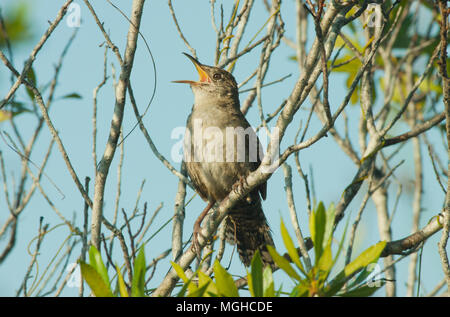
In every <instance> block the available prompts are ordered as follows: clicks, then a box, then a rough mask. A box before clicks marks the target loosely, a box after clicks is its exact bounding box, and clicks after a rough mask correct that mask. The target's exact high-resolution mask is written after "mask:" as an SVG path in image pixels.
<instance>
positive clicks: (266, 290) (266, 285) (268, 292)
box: [263, 265, 275, 297]
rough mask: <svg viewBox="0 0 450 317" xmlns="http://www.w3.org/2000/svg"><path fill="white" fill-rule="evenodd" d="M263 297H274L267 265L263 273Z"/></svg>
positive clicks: (273, 284)
mask: <svg viewBox="0 0 450 317" xmlns="http://www.w3.org/2000/svg"><path fill="white" fill-rule="evenodd" d="M263 296H264V297H274V296H275V283H274V282H273V275H272V269H271V268H270V266H269V265H268V266H266V267H265V268H264V271H263Z"/></svg>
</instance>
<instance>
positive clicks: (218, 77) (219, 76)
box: [213, 73, 222, 80]
mask: <svg viewBox="0 0 450 317" xmlns="http://www.w3.org/2000/svg"><path fill="white" fill-rule="evenodd" d="M213 78H214V79H216V80H218V79H222V75H221V74H219V73H215V74H214V75H213Z"/></svg>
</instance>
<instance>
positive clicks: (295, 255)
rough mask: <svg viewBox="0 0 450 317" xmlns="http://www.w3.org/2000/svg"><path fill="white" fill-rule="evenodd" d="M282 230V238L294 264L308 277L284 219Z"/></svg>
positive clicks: (281, 224)
mask: <svg viewBox="0 0 450 317" xmlns="http://www.w3.org/2000/svg"><path fill="white" fill-rule="evenodd" d="M280 229H281V237H282V238H283V243H284V245H285V247H286V250H287V251H288V254H289V257H290V258H291V260H292V262H294V264H295V265H297V267H298V268H299V269H300V271H301V272H302V273H303V274H305V275H306V272H305V269H304V268H303V265H302V262H300V256H299V255H298V252H297V249H296V248H295V245H294V242H293V241H292V239H291V237H290V236H289V233H288V231H287V229H286V226H285V225H284V222H283V219H281V223H280Z"/></svg>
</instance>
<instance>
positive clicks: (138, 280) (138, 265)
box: [131, 244, 146, 297]
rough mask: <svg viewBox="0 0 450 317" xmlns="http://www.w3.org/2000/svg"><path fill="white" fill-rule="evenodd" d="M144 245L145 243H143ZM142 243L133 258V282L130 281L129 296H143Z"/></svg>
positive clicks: (143, 253) (143, 262) (143, 263)
mask: <svg viewBox="0 0 450 317" xmlns="http://www.w3.org/2000/svg"><path fill="white" fill-rule="evenodd" d="M144 245H145V244H144ZM144 245H142V246H141V248H140V250H139V253H138V255H137V257H136V259H135V260H134V268H133V282H132V283H131V296H133V297H143V296H145V267H146V266H145V251H144Z"/></svg>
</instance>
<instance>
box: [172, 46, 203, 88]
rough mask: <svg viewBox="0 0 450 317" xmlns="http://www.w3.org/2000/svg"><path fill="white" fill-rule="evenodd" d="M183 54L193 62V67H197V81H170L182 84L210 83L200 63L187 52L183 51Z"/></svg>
mask: <svg viewBox="0 0 450 317" xmlns="http://www.w3.org/2000/svg"><path fill="white" fill-rule="evenodd" d="M183 54H184V55H186V56H187V57H188V58H189V59H190V60H191V62H192V63H193V64H194V66H195V68H196V69H197V72H198V75H199V76H200V78H199V80H198V81H193V80H174V81H172V82H173V83H182V84H193V85H197V84H201V83H210V82H211V78H209V76H208V74H207V73H206V72H205V71H204V70H203V68H202V66H203V65H202V64H201V63H200V62H199V61H198V60H196V59H195V58H193V57H192V56H191V55H189V54H187V53H183Z"/></svg>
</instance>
